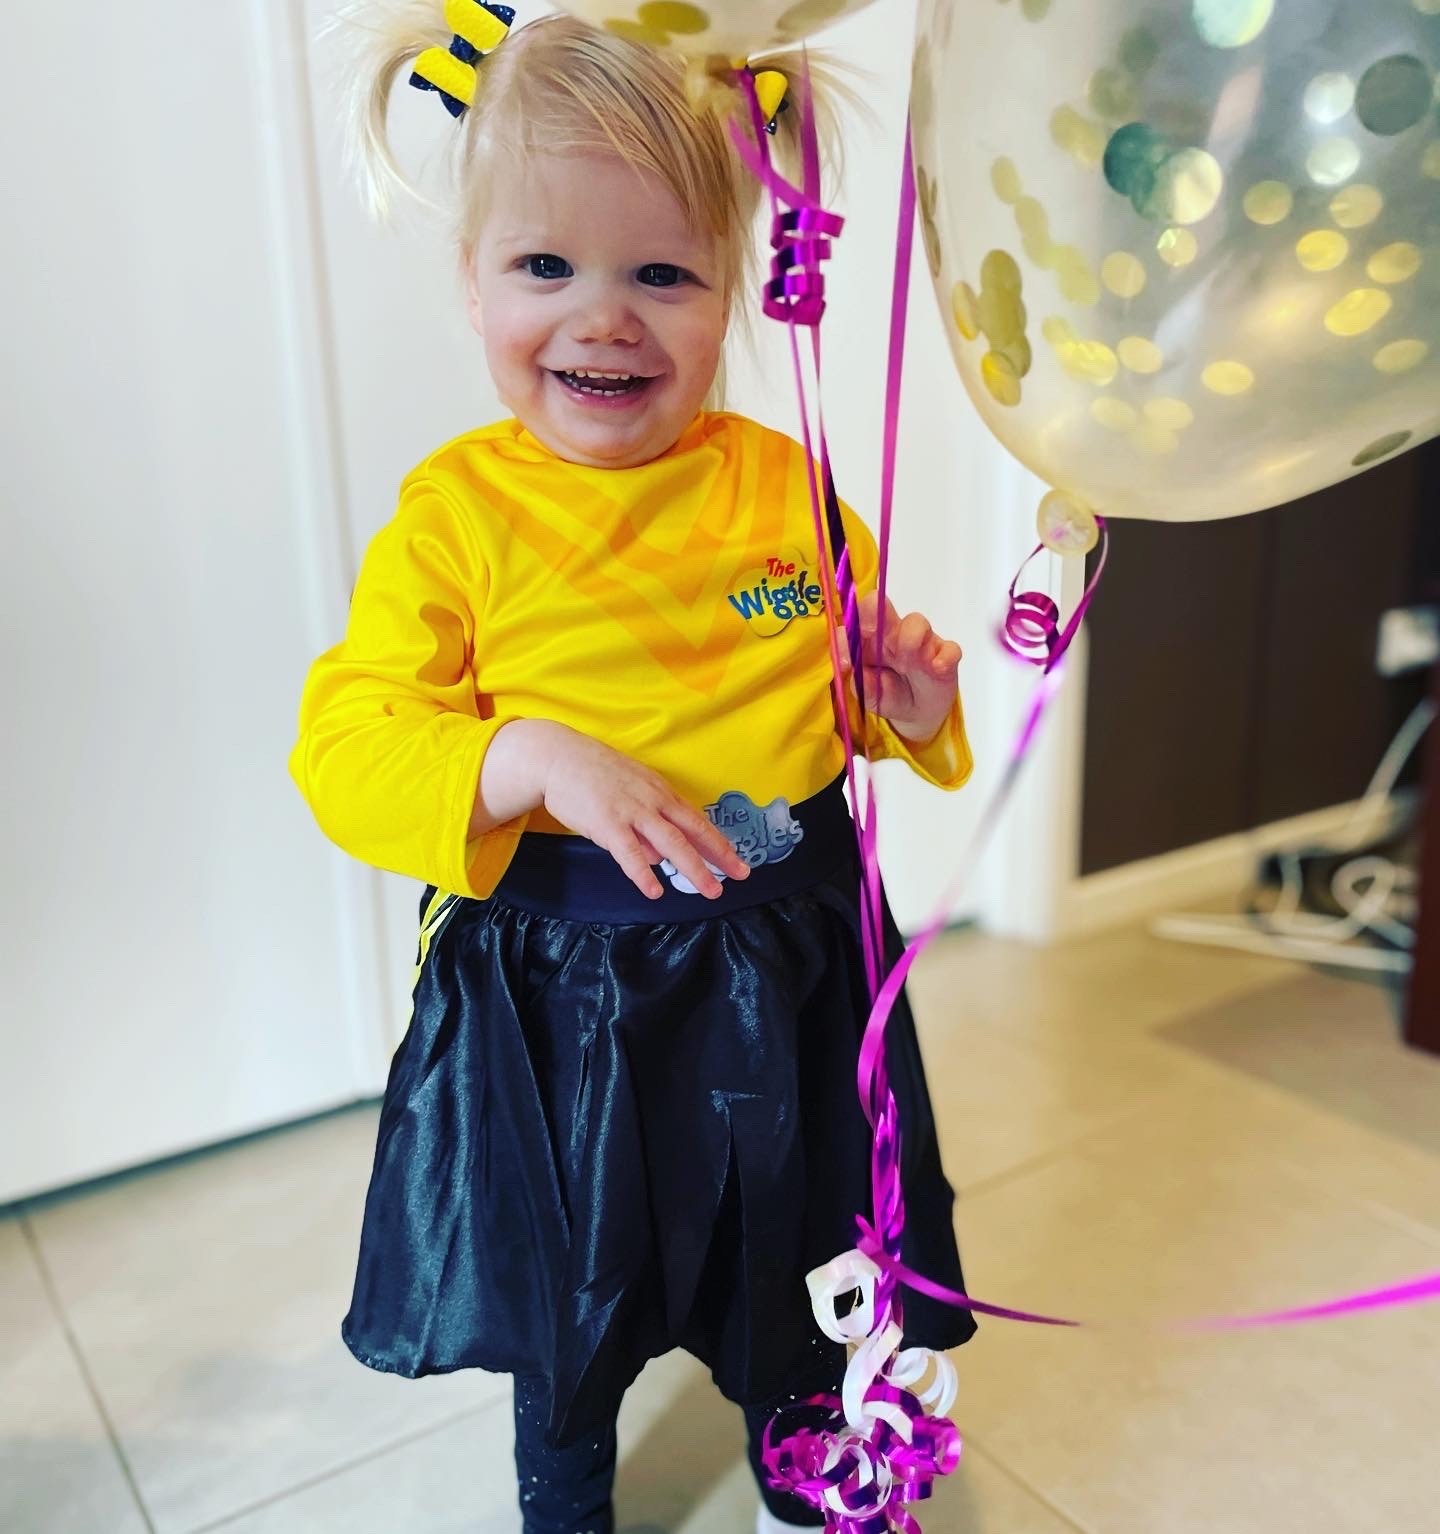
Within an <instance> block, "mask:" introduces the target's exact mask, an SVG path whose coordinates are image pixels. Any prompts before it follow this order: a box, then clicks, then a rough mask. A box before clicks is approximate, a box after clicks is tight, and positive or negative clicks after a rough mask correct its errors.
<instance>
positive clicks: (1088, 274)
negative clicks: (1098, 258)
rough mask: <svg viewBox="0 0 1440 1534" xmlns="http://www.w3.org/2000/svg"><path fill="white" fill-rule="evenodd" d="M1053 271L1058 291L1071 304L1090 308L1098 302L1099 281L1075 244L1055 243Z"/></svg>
mask: <svg viewBox="0 0 1440 1534" xmlns="http://www.w3.org/2000/svg"><path fill="white" fill-rule="evenodd" d="M1054 262H1055V273H1056V276H1057V277H1058V278H1059V279H1060V292H1061V293H1062V294H1063V295H1064V296H1065V297H1066V298H1068V299H1069V300H1070V302H1071V303H1072V304H1079V305H1080V307H1081V308H1082V309H1091V308H1093V307H1094V306H1095V305H1096V304H1098V303H1099V302H1100V282H1099V279H1098V278H1097V277H1096V276H1095V273H1094V272H1092V271H1091V270H1090V263H1089V262H1088V261H1087V260H1086V259H1085V255H1084V253H1083V252H1082V251H1081V250H1080V248H1079V246H1077V245H1057V246H1056V247H1055V253H1054Z"/></svg>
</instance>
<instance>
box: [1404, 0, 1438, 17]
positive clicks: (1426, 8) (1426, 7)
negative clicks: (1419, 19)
mask: <svg viewBox="0 0 1440 1534" xmlns="http://www.w3.org/2000/svg"><path fill="white" fill-rule="evenodd" d="M1410 4H1411V5H1413V6H1414V7H1415V9H1416V10H1417V11H1419V12H1420V14H1421V15H1422V16H1440V0H1410Z"/></svg>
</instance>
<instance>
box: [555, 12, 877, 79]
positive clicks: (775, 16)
mask: <svg viewBox="0 0 1440 1534" xmlns="http://www.w3.org/2000/svg"><path fill="white" fill-rule="evenodd" d="M561 3H562V4H563V5H564V6H565V9H566V10H567V11H571V12H573V13H574V14H575V15H576V16H580V17H583V18H584V20H586V21H588V22H591V23H593V24H594V25H595V26H597V27H603V28H605V29H606V30H607V31H610V32H616V33H618V34H619V35H620V36H621V37H628V38H630V39H631V40H632V41H634V42H641V43H652V44H654V45H655V46H656V47H661V48H673V49H675V50H676V51H678V52H680V53H686V54H689V55H691V56H692V57H694V58H701V59H705V60H709V61H723V62H724V63H727V64H729V63H733V62H734V61H735V60H737V59H747V58H749V57H750V55H751V54H755V53H763V52H765V51H766V50H767V49H774V48H791V47H794V46H795V45H796V44H797V43H802V42H804V41H805V39H806V38H808V37H810V36H812V35H813V34H814V33H816V32H818V31H820V30H821V29H822V28H823V27H826V26H828V25H829V24H830V23H831V22H832V21H837V20H839V18H840V17H842V16H848V15H850V14H851V12H853V11H859V10H863V9H864V8H865V7H866V6H867V5H869V4H870V3H871V0H704V3H699V0H561Z"/></svg>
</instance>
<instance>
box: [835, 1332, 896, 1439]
mask: <svg viewBox="0 0 1440 1534" xmlns="http://www.w3.org/2000/svg"><path fill="white" fill-rule="evenodd" d="M904 1335H905V1334H904V1333H903V1332H902V1331H901V1330H900V1328H899V1327H898V1326H897V1325H896V1324H895V1322H893V1321H890V1322H887V1323H886V1325H885V1326H884V1327H882V1328H881V1330H880V1331H878V1332H877V1333H875V1334H874V1335H873V1336H870V1337H867V1338H866V1339H865V1340H864V1342H862V1343H861V1344H860V1345H859V1347H857V1348H856V1349H855V1351H854V1353H853V1354H852V1355H851V1357H850V1362H849V1364H848V1365H847V1366H846V1369H845V1383H844V1385H843V1387H842V1388H841V1391H840V1400H841V1403H842V1404H843V1406H844V1408H845V1420H846V1421H847V1422H848V1423H849V1424H850V1426H851V1427H852V1428H854V1430H855V1431H856V1432H857V1433H863V1432H865V1431H866V1429H867V1427H868V1425H869V1422H868V1421H867V1419H870V1420H873V1419H874V1418H876V1417H883V1418H884V1419H885V1421H887V1422H888V1423H889V1424H890V1425H891V1427H893V1428H894V1429H895V1431H896V1432H897V1433H899V1434H900V1436H901V1437H902V1438H903V1439H904V1440H905V1442H906V1443H909V1442H910V1419H909V1418H908V1417H907V1416H906V1415H905V1413H904V1411H903V1410H902V1409H901V1408H900V1407H898V1406H893V1407H892V1406H891V1405H890V1403H887V1402H883V1401H867V1400H866V1399H865V1397H866V1395H867V1394H868V1393H869V1390H870V1387H871V1386H872V1385H873V1384H874V1383H875V1381H876V1380H877V1379H881V1378H882V1377H883V1376H884V1373H885V1365H886V1364H887V1363H889V1362H890V1360H891V1359H892V1358H893V1357H894V1356H895V1351H896V1349H897V1348H898V1347H899V1346H900V1341H901V1338H902V1337H903V1336H904ZM892 1411H893V1413H894V1415H893V1416H892ZM897 1418H898V1420H897Z"/></svg>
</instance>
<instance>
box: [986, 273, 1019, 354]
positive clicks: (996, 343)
mask: <svg viewBox="0 0 1440 1534" xmlns="http://www.w3.org/2000/svg"><path fill="white" fill-rule="evenodd" d="M978 312H979V315H980V329H981V330H983V331H984V332H985V338H986V340H988V341H989V343H990V345H991V346H992V347H993V348H994V349H995V350H996V351H1003V350H1004V349H1005V347H1007V346H1009V345H1010V343H1011V342H1012V341H1018V340H1019V339H1020V337H1021V336H1023V335H1024V334H1025V306H1024V304H1022V303H1021V302H1020V300H1019V299H1018V298H1016V296H1015V295H1014V294H1013V293H1011V292H1008V291H1007V290H1006V289H1004V288H997V287H993V286H991V285H990V284H989V283H986V284H985V286H984V287H982V288H981V290H980V303H979V306H978Z"/></svg>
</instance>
